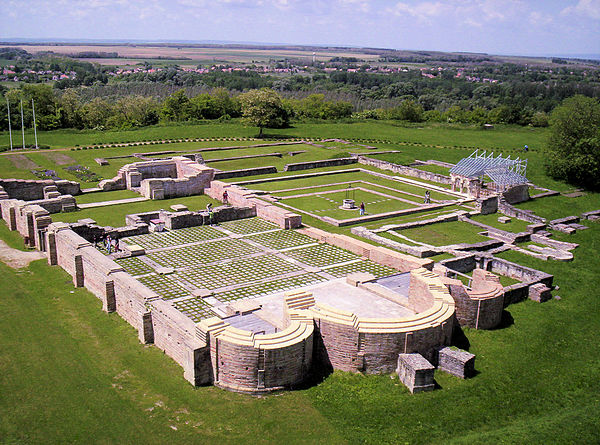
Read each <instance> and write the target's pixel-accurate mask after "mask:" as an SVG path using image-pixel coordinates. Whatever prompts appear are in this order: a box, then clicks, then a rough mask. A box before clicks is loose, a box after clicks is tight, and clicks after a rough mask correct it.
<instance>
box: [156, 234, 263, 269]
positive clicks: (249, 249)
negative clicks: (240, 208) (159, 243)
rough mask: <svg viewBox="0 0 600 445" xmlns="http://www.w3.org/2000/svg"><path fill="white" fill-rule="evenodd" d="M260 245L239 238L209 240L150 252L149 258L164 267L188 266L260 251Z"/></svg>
mask: <svg viewBox="0 0 600 445" xmlns="http://www.w3.org/2000/svg"><path fill="white" fill-rule="evenodd" d="M260 251H261V250H260V249H259V248H258V247H255V246H252V245H250V244H248V243H245V242H243V241H240V240H238V239H224V240H219V241H209V242H206V243H202V244H198V245H195V246H187V247H182V248H179V249H170V250H163V251H160V252H153V253H149V254H148V258H150V259H151V260H153V261H156V262H157V263H158V264H160V265H161V266H164V267H175V268H179V267H186V266H195V265H199V264H206V263H213V262H215V261H220V260H224V259H227V258H235V257H239V256H244V255H250V254H252V253H257V252H260Z"/></svg>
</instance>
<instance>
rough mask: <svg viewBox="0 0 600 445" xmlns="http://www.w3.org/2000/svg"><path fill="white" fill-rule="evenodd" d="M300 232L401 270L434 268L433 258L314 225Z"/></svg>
mask: <svg viewBox="0 0 600 445" xmlns="http://www.w3.org/2000/svg"><path fill="white" fill-rule="evenodd" d="M300 232H301V233H303V234H305V235H307V236H310V237H311V238H314V239H316V240H319V241H322V242H325V243H327V244H332V245H334V246H337V247H341V248H342V249H345V250H349V251H350V252H352V253H354V254H356V255H360V256H363V257H365V258H368V259H370V260H371V261H374V262H376V263H379V264H383V265H386V266H389V267H392V268H394V269H396V270H398V271H400V272H409V271H411V270H413V269H417V268H419V267H424V268H426V269H431V268H433V263H434V262H433V261H432V260H426V259H421V258H415V257H412V256H408V255H405V254H403V253H400V252H396V251H393V250H390V249H386V248H385V247H379V246H374V245H372V244H368V243H365V242H364V241H361V240H357V239H355V238H352V237H350V236H347V235H340V234H336V233H329V232H325V231H324V230H320V229H316V228H314V227H306V228H303V229H301V230H300Z"/></svg>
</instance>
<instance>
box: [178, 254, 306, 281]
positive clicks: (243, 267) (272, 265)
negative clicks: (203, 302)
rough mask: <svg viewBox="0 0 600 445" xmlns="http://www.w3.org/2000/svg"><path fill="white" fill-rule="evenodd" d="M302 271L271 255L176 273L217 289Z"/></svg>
mask: <svg viewBox="0 0 600 445" xmlns="http://www.w3.org/2000/svg"><path fill="white" fill-rule="evenodd" d="M300 270H302V269H301V268H300V267H299V266H296V265H294V264H292V263H289V262H287V261H284V260H282V259H281V258H278V257H275V256H272V255H262V256H258V257H253V258H243V259H239V260H233V261H231V262H226V263H221V264H213V265H208V266H198V267H194V268H190V269H185V270H182V271H179V272H177V274H176V275H177V276H178V277H179V278H181V279H183V280H185V281H187V282H188V283H190V284H192V285H194V286H196V287H199V288H206V289H218V288H221V287H226V286H231V285H234V284H243V283H248V282H251V281H255V280H262V279H264V278H269V277H276V276H278V275H282V274H285V273H290V272H297V271H300Z"/></svg>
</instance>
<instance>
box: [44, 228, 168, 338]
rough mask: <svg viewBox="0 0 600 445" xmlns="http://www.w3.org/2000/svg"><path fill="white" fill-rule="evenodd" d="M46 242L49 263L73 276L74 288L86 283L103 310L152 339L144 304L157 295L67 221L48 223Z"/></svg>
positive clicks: (142, 336)
mask: <svg viewBox="0 0 600 445" xmlns="http://www.w3.org/2000/svg"><path fill="white" fill-rule="evenodd" d="M46 244H47V247H48V249H47V255H48V262H49V264H51V265H59V266H61V267H62V268H63V269H64V270H65V271H66V272H67V273H68V274H69V275H71V276H72V277H73V283H74V285H75V286H76V287H84V286H85V287H86V288H87V289H88V290H89V291H90V292H92V293H93V294H94V295H96V296H97V297H98V298H99V299H100V300H101V301H102V306H103V309H104V310H106V311H107V312H112V311H116V312H117V313H118V314H119V315H120V316H121V317H122V318H123V319H125V321H127V322H128V323H129V324H130V325H132V326H133V327H134V328H135V329H137V331H138V335H139V337H140V340H141V341H142V342H144V343H151V342H152V341H153V332H152V324H151V316H150V311H149V310H148V308H147V307H146V303H147V302H148V301H151V300H154V299H157V298H158V295H156V294H155V293H154V292H153V291H151V290H150V289H148V288H147V287H146V286H144V285H143V284H141V283H140V282H139V281H137V280H135V279H134V278H133V277H131V276H130V275H129V274H127V273H126V272H124V271H123V269H122V268H121V266H119V265H118V264H117V263H115V262H114V261H112V260H111V259H109V258H107V257H106V256H104V255H103V254H102V253H100V252H99V251H98V250H97V249H96V248H94V246H93V245H92V244H91V243H90V242H88V241H86V240H85V239H84V238H82V237H81V236H79V235H77V234H76V233H75V232H74V231H73V230H71V229H70V227H69V225H68V224H65V223H54V224H51V225H50V226H49V227H48V231H47V234H46Z"/></svg>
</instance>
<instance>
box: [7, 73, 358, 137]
mask: <svg viewBox="0 0 600 445" xmlns="http://www.w3.org/2000/svg"><path fill="white" fill-rule="evenodd" d="M252 91H259V90H252ZM261 91H262V90H261ZM268 91H269V92H270V96H269V97H274V96H273V95H275V96H276V97H277V101H279V102H281V104H282V105H281V116H280V117H281V118H282V119H283V120H282V121H281V124H280V125H283V124H287V122H289V120H290V119H341V118H347V117H350V116H351V115H352V112H353V107H352V105H351V104H350V103H348V102H343V101H328V100H326V99H325V97H324V96H323V95H320V94H313V95H310V96H308V97H306V98H303V99H285V100H284V99H282V98H281V96H280V95H279V94H278V93H276V92H274V91H273V90H268ZM245 94H247V93H245ZM4 96H5V100H3V101H2V102H0V130H8V107H10V121H11V124H12V128H13V129H20V128H21V104H22V107H23V122H24V125H25V127H26V128H31V127H32V126H33V108H32V100H33V101H34V103H35V114H36V116H35V117H36V124H37V128H38V129H40V130H54V129H60V128H78V129H99V130H103V129H128V128H135V127H144V126H148V125H155V124H158V123H162V122H195V121H203V120H216V119H221V120H226V119H231V118H238V117H242V114H243V109H242V108H243V99H244V97H245V96H244V94H240V95H237V96H233V95H231V94H230V92H229V91H227V90H226V89H224V88H215V89H213V90H212V91H210V92H206V93H200V94H197V95H194V96H191V97H190V96H188V95H187V94H186V92H185V91H184V90H183V89H180V90H177V91H175V92H174V93H173V94H170V95H168V96H167V97H165V98H163V99H159V98H155V97H148V96H142V95H130V96H124V97H120V98H118V99H117V100H109V99H105V98H100V97H96V98H93V99H91V100H87V101H84V100H82V98H81V96H80V94H79V92H78V90H77V89H68V90H65V91H64V92H62V93H61V94H57V92H56V90H53V89H52V88H51V87H50V86H49V85H47V84H24V85H22V87H21V88H14V89H11V90H8V91H6V92H5V94H4Z"/></svg>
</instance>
